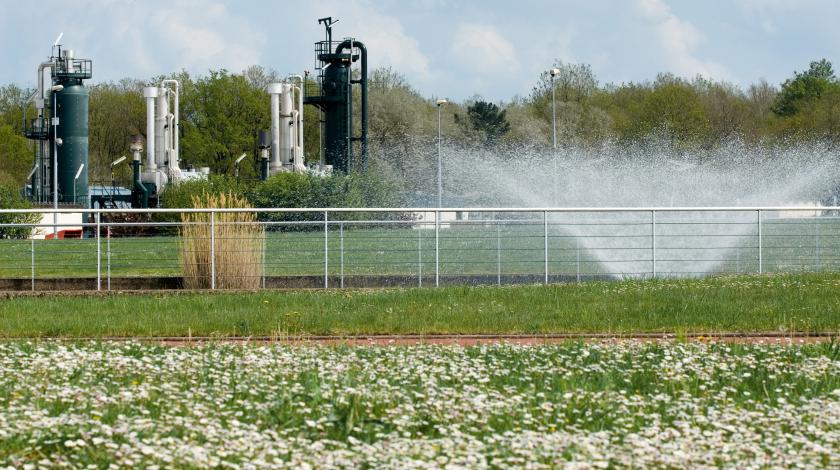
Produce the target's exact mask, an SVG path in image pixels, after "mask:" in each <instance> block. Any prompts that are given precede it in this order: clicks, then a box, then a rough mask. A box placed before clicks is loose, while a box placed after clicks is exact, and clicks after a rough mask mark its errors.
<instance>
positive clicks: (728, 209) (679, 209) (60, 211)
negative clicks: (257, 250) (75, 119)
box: [0, 206, 840, 214]
mask: <svg viewBox="0 0 840 470" xmlns="http://www.w3.org/2000/svg"><path fill="white" fill-rule="evenodd" d="M325 211H326V212H350V213H359V212H362V213H364V212H402V213H408V212H532V213H537V212H546V211H547V212H553V213H580V212H648V213H649V212H650V211H656V212H755V211H767V212H778V211H797V212H798V211H840V206H744V207H738V206H722V207H706V206H703V207H288V208H281V207H271V208H267V207H255V208H247V209H243V208H218V209H206V208H183V209H181V208H149V209H103V208H99V209H81V208H59V209H55V208H41V209H0V214H77V213H79V212H84V213H85V214H181V213H194V214H201V213H211V212H216V213H225V212H230V213H239V212H255V213H310V212H312V213H314V212H319V213H323V212H325Z"/></svg>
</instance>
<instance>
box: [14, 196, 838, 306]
mask: <svg viewBox="0 0 840 470" xmlns="http://www.w3.org/2000/svg"><path fill="white" fill-rule="evenodd" d="M0 222H1V223H0V290H57V289H59V290H60V289H75V290H78V289H82V290H86V289H87V290H126V289H132V290H133V289H179V288H197V289H261V288H283V287H289V288H293V287H320V288H345V287H376V286H420V287H423V286H440V285H444V284H499V285H501V284H516V283H553V282H582V281H587V280H608V279H626V278H632V279H651V278H675V277H703V276H708V275H718V274H735V273H764V272H805V271H837V270H840V208H838V207H820V208H816V207H709V208H572V209H570V208H444V209H437V208H405V209H391V208H387V209H386V208H375V209H374V208H331V209H319V208H313V209H183V210H181V209H148V210H140V209H129V210H121V209H91V210H87V211H84V212H81V211H80V210H79V209H70V208H68V209H58V210H52V209H33V210H2V211H0Z"/></svg>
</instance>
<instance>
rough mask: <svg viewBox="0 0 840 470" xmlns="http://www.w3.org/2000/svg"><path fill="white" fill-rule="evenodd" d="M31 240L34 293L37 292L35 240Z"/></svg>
mask: <svg viewBox="0 0 840 470" xmlns="http://www.w3.org/2000/svg"><path fill="white" fill-rule="evenodd" d="M30 240H31V242H32V250H31V252H32V292H35V238H34V237H33V238H31V239H30Z"/></svg>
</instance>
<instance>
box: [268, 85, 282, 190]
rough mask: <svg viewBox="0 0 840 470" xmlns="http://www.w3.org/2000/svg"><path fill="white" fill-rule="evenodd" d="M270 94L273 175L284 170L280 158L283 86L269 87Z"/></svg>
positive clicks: (270, 168) (271, 169)
mask: <svg viewBox="0 0 840 470" xmlns="http://www.w3.org/2000/svg"><path fill="white" fill-rule="evenodd" d="M268 93H269V94H270V95H271V164H270V165H269V170H270V173H271V174H274V173H276V172H278V171H280V170H281V169H282V168H283V162H282V160H281V158H280V94H281V93H283V84H281V83H272V84H270V85H268Z"/></svg>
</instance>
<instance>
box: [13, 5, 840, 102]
mask: <svg viewBox="0 0 840 470" xmlns="http://www.w3.org/2000/svg"><path fill="white" fill-rule="evenodd" d="M0 4H2V7H3V8H2V10H3V13H4V14H3V15H2V16H0V51H2V52H0V57H1V58H2V63H3V67H2V68H0V83H10V82H12V83H17V84H18V85H21V86H28V87H32V86H35V81H36V79H35V77H36V68H37V65H38V63H40V62H41V61H43V60H44V59H46V58H47V57H48V56H49V54H50V46H51V45H52V43H53V42H54V41H55V39H56V37H57V36H58V35H59V33H64V36H63V39H62V43H63V45H64V46H65V47H66V48H70V49H74V50H75V51H76V57H78V58H90V59H92V60H93V72H94V81H95V82H103V81H114V80H119V79H120V78H124V77H132V78H139V79H149V78H151V77H153V76H158V75H161V74H169V73H172V72H177V71H179V70H182V69H183V70H187V71H189V72H190V73H193V74H206V73H207V71H208V70H211V69H213V70H215V69H220V68H225V69H227V70H230V71H232V72H241V71H242V70H243V69H245V68H246V67H248V66H249V65H262V66H264V67H268V68H273V69H275V70H277V71H279V72H281V73H282V74H284V75H286V74H299V73H301V72H302V71H303V70H311V69H312V68H313V66H314V52H313V43H314V42H315V41H318V40H321V39H322V38H323V36H324V32H323V27H322V26H320V25H319V24H318V22H317V19H318V18H320V17H324V16H332V17H333V18H338V19H339V22H338V23H337V24H336V25H335V26H334V38H336V39H337V38H344V37H355V38H356V39H358V40H360V41H363V42H364V43H365V44H366V46H367V48H368V51H369V54H370V61H371V65H372V66H373V67H380V66H386V67H391V68H393V69H394V70H396V71H399V72H400V73H402V74H403V75H405V77H406V78H407V79H408V81H409V83H411V84H412V86H414V87H415V88H416V89H417V90H418V91H420V93H422V94H423V95H425V96H428V97H444V98H449V99H453V100H459V101H460V100H464V99H468V98H471V97H475V96H480V97H482V98H484V99H488V100H491V101H497V102H500V101H509V100H511V99H512V98H513V97H515V96H523V97H524V96H527V95H528V94H529V93H530V91H531V89H532V88H533V86H534V85H535V84H536V82H537V80H538V78H539V75H540V73H541V72H543V71H545V70H547V69H548V68H550V67H551V65H552V64H553V63H554V62H555V61H557V60H561V61H563V62H573V63H587V64H590V65H591V66H592V69H593V71H594V72H595V74H596V76H597V78H598V81H599V83H601V84H606V83H615V84H620V83H623V82H630V81H634V82H638V81H644V80H652V79H654V78H655V77H656V74H657V73H660V72H670V73H673V74H676V75H679V76H684V77H689V78H692V77H694V76H696V75H698V74H702V75H703V76H705V77H708V78H712V79H716V80H725V81H728V82H731V83H734V84H736V85H739V86H741V87H746V86H749V84H750V83H753V82H756V81H758V80H759V79H765V80H767V81H769V82H771V83H775V84H779V83H781V82H782V81H784V79H786V78H787V77H790V76H791V75H792V74H793V71H794V70H803V69H806V68H807V67H808V64H809V62H810V61H812V60H817V59H820V58H827V59H829V60H830V61H832V62H834V63H837V64H838V66H840V28H838V27H837V25H838V24H840V2H838V0H727V1H724V0H703V1H700V0H415V1H407V0H299V1H293V2H292V1H287V0H165V1H164V0H75V1H73V2H66V1H55V0H42V1H40V2H38V3H37V7H36V4H29V3H27V2H20V1H15V0H2V1H1V2H0Z"/></svg>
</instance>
